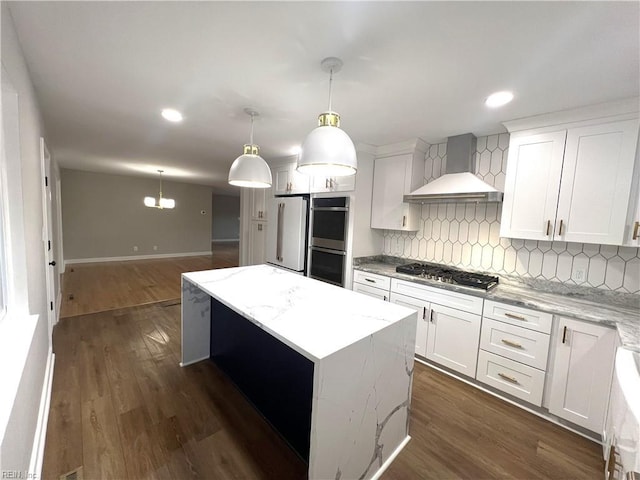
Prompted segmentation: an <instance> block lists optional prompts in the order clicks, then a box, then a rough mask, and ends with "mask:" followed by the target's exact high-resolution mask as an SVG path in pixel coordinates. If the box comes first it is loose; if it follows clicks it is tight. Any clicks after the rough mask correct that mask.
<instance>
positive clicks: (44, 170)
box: [40, 137, 58, 338]
mask: <svg viewBox="0 0 640 480" xmlns="http://www.w3.org/2000/svg"><path fill="white" fill-rule="evenodd" d="M40 168H41V174H42V184H41V185H42V241H43V245H44V258H45V262H46V265H45V280H46V285H47V301H48V303H49V308H48V309H47V312H48V317H49V338H51V337H52V334H53V326H54V325H55V324H56V323H57V321H58V313H57V307H58V302H57V300H58V299H57V294H56V288H55V285H56V282H55V276H56V275H57V267H56V265H57V262H56V256H55V252H56V249H55V245H54V239H53V226H52V225H53V222H52V211H53V208H52V202H51V155H50V154H49V149H48V148H47V145H46V143H45V142H44V138H42V137H40Z"/></svg>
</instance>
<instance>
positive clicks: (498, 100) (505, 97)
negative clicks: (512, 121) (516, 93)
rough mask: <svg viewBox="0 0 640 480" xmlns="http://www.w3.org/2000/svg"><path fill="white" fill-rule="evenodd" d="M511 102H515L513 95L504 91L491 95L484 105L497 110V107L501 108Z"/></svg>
mask: <svg viewBox="0 0 640 480" xmlns="http://www.w3.org/2000/svg"><path fill="white" fill-rule="evenodd" d="M511 100H513V93H511V92H507V91H502V92H496V93H492V94H491V95H489V96H488V97H487V99H486V100H485V101H484V104H485V105H486V106H487V107H491V108H496V107H501V106H502V105H506V104H507V103H509V102H510V101H511Z"/></svg>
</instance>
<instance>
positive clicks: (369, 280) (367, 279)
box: [365, 278, 376, 283]
mask: <svg viewBox="0 0 640 480" xmlns="http://www.w3.org/2000/svg"><path fill="white" fill-rule="evenodd" d="M365 280H366V281H367V282H370V283H376V281H375V280H371V279H370V278H365Z"/></svg>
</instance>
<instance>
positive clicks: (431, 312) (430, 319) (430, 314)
mask: <svg viewBox="0 0 640 480" xmlns="http://www.w3.org/2000/svg"><path fill="white" fill-rule="evenodd" d="M429 321H430V322H431V323H433V310H430V311H429Z"/></svg>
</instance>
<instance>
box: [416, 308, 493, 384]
mask: <svg viewBox="0 0 640 480" xmlns="http://www.w3.org/2000/svg"><path fill="white" fill-rule="evenodd" d="M480 322H481V317H480V315H476V314H474V313H467V312H463V311H460V310H456V309H454V308H448V307H443V306H442V305H436V304H433V303H432V304H431V312H430V313H429V331H428V333H427V358H428V359H429V360H432V361H434V362H436V363H439V364H441V365H444V366H445V367H448V368H450V369H451V370H455V371H456V372H459V373H462V374H463V375H468V376H470V377H473V376H475V373H476V364H477V361H478V340H479V337H480Z"/></svg>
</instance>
